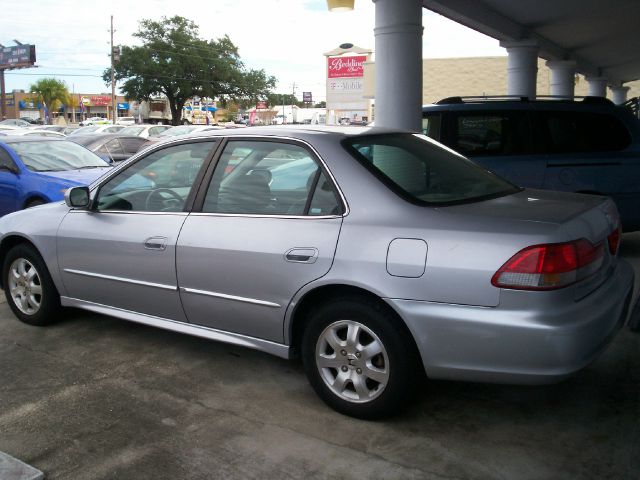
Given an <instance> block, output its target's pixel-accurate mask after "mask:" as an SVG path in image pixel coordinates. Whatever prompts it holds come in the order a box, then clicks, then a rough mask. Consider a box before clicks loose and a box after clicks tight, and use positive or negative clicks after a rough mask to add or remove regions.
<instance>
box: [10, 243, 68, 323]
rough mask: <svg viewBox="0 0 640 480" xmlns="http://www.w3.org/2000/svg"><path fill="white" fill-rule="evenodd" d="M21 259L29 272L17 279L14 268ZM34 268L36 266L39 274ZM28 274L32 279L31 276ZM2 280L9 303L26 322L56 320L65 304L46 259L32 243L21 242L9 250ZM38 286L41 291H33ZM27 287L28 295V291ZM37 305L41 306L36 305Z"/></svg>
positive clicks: (24, 267) (26, 271)
mask: <svg viewBox="0 0 640 480" xmlns="http://www.w3.org/2000/svg"><path fill="white" fill-rule="evenodd" d="M16 262H17V263H16ZM20 263H22V267H23V268H22V270H23V271H24V272H25V276H24V277H23V278H19V279H18V280H16V276H15V275H14V274H13V273H11V270H12V269H15V270H16V271H19V270H20V268H19V267H20ZM32 269H35V274H33V272H32ZM27 277H30V279H29V280H27ZM20 282H22V283H21V284H20ZM2 284H3V287H4V293H5V297H6V299H7V303H8V304H9V307H10V308H11V310H12V311H13V313H14V314H15V316H16V317H18V319H19V320H21V321H22V322H24V323H28V324H29V325H37V326H44V325H48V324H50V323H53V322H54V321H56V320H57V318H58V316H59V315H60V312H61V310H62V307H61V306H60V295H59V294H58V290H57V289H56V286H55V285H54V284H53V280H51V275H50V274H49V270H47V267H46V265H45V263H44V260H42V257H41V256H40V254H39V253H38V252H37V251H36V250H35V249H34V248H33V247H32V246H30V245H27V244H20V245H16V246H15V247H13V248H12V249H11V250H9V252H8V253H7V256H6V257H5V259H4V265H3V266H2ZM38 287H39V292H40V293H39V294H38V293H33V295H29V293H30V292H32V290H31V289H32V288H33V289H34V290H36V289H38ZM12 288H13V289H14V293H13V294H12ZM16 289H17V291H16ZM25 290H26V293H27V295H24V293H25ZM14 297H15V298H14ZM20 298H24V299H25V300H24V303H21V304H20V305H19V304H18V303H17V302H20ZM36 305H37V308H35V306H36Z"/></svg>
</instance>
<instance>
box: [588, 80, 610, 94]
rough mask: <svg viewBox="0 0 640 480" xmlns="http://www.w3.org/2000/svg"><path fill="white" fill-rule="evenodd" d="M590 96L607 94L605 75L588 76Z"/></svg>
mask: <svg viewBox="0 0 640 480" xmlns="http://www.w3.org/2000/svg"><path fill="white" fill-rule="evenodd" d="M587 83H588V84H589V96H590V97H606V96H607V79H606V78H604V77H587Z"/></svg>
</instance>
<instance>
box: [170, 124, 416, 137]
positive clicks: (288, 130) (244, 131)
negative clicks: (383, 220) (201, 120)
mask: <svg viewBox="0 0 640 480" xmlns="http://www.w3.org/2000/svg"><path fill="white" fill-rule="evenodd" d="M382 133H408V130H400V129H392V128H384V127H354V126H326V125H293V126H286V127H282V126H279V125H273V126H265V127H251V128H223V129H221V130H211V131H204V132H198V133H194V134H192V135H184V136H183V137H181V138H187V137H189V138H194V137H198V138H201V137H206V136H216V137H226V136H228V137H234V136H238V137H251V136H274V137H290V138H301V139H302V138H304V139H312V138H318V136H330V135H332V136H341V137H351V136H358V135H363V134H382ZM409 133H415V132H409Z"/></svg>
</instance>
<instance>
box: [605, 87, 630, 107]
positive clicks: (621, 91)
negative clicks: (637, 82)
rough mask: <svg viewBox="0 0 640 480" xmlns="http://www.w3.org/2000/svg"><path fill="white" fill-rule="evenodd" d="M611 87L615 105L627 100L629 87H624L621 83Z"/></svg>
mask: <svg viewBox="0 0 640 480" xmlns="http://www.w3.org/2000/svg"><path fill="white" fill-rule="evenodd" d="M609 88H611V94H612V100H613V103H615V104H616V105H621V104H623V103H624V102H626V101H627V93H628V92H629V88H630V87H625V86H623V85H617V86H615V87H609Z"/></svg>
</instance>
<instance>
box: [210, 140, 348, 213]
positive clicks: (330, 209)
mask: <svg viewBox="0 0 640 480" xmlns="http://www.w3.org/2000/svg"><path fill="white" fill-rule="evenodd" d="M203 212H207V213H236V214H257V215H295V216H301V215H314V216H319V215H336V214H340V213H341V206H340V202H339V201H338V197H337V195H336V192H335V188H334V186H333V184H332V183H331V181H330V180H328V178H327V177H326V175H325V174H324V172H323V171H322V169H321V168H320V165H319V164H318V163H317V161H316V160H315V158H314V157H313V156H312V154H311V152H309V151H308V150H307V149H306V148H304V147H301V146H299V145H294V144H287V143H280V142H269V141H235V140H234V141H229V143H228V144H227V146H226V147H225V150H224V151H223V152H222V155H221V157H220V160H219V161H218V165H217V166H216V170H215V172H214V174H213V177H212V179H211V183H210V184H209V188H208V190H207V194H206V197H205V201H204V205H203Z"/></svg>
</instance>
